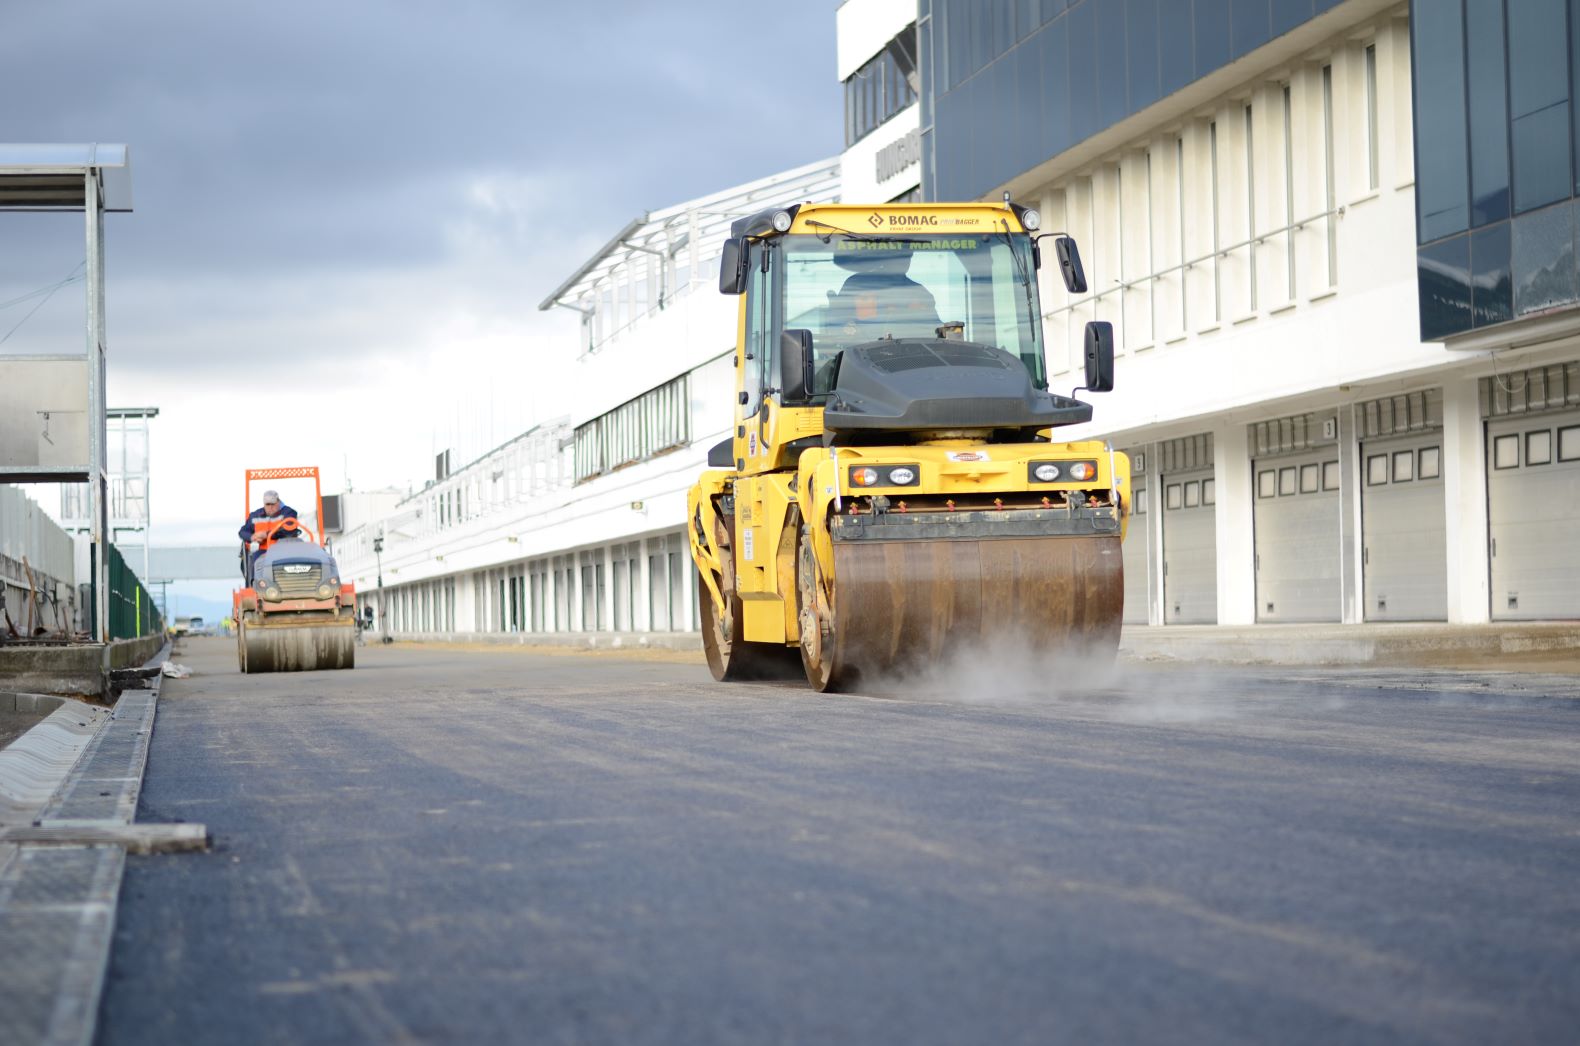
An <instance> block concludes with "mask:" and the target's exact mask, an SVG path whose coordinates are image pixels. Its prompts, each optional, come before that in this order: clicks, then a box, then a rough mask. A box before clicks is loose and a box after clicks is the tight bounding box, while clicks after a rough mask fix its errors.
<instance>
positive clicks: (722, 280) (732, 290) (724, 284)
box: [719, 236, 746, 294]
mask: <svg viewBox="0 0 1580 1046" xmlns="http://www.w3.org/2000/svg"><path fill="white" fill-rule="evenodd" d="M719 293H720V294H744V293H746V237H744V236H731V237H730V238H729V239H727V240H725V241H724V254H723V255H722V256H720V258H719Z"/></svg>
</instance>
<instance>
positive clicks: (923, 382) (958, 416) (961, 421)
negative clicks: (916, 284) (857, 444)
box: [823, 339, 1092, 434]
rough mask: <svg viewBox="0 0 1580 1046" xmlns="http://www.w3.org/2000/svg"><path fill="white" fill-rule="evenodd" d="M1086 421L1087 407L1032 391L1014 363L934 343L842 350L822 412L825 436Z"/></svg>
mask: <svg viewBox="0 0 1580 1046" xmlns="http://www.w3.org/2000/svg"><path fill="white" fill-rule="evenodd" d="M1091 419H1092V407H1091V404H1089V403H1082V402H1080V401H1079V400H1074V399H1070V398H1069V397H1068V396H1059V395H1055V394H1054V393H1051V392H1045V391H1043V390H1041V389H1038V388H1036V387H1035V386H1033V385H1032V383H1031V375H1030V374H1029V373H1027V371H1026V368H1025V366H1024V365H1023V364H1022V363H1021V362H1020V360H1019V359H1018V358H1016V357H1015V356H1014V355H1012V354H1010V353H1008V352H1005V351H1004V350H1003V349H999V348H995V347H993V346H991V345H978V344H975V343H972V342H960V341H944V340H935V339H905V340H896V341H876V342H869V343H867V344H865V345H856V346H853V347H851V348H849V349H846V350H845V352H844V354H843V355H842V356H841V357H840V362H839V373H838V376H837V378H836V379H835V382H834V388H833V391H832V394H831V395H830V396H829V399H828V403H827V405H826V406H825V407H824V409H823V427H824V429H825V430H826V431H828V432H829V433H832V434H838V433H842V432H844V433H862V432H872V431H875V430H876V431H896V432H904V431H922V430H930V429H982V428H994V429H1043V428H1049V427H1051V426H1054V425H1074V424H1078V423H1080V422H1083V421H1090V420H1091Z"/></svg>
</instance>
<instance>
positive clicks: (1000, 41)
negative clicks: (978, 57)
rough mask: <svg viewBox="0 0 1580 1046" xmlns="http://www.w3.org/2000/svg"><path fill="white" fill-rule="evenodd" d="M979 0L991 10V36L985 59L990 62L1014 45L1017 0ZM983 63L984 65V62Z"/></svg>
mask: <svg viewBox="0 0 1580 1046" xmlns="http://www.w3.org/2000/svg"><path fill="white" fill-rule="evenodd" d="M980 2H981V3H982V4H983V6H985V7H987V8H988V9H989V11H990V12H991V13H990V16H989V17H990V18H991V22H990V25H991V32H992V36H991V38H990V39H991V43H990V44H989V47H988V53H987V61H989V62H991V61H992V60H993V59H995V58H997V57H998V56H999V55H1001V54H1003V53H1004V52H1006V51H1008V50H1009V49H1010V48H1011V47H1014V46H1015V39H1016V38H1015V7H1016V5H1017V3H1018V0H980ZM983 64H984V65H985V64H986V62H984V63H983Z"/></svg>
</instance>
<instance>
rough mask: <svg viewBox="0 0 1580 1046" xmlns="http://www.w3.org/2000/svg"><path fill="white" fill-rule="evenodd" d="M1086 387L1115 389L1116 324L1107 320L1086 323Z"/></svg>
mask: <svg viewBox="0 0 1580 1046" xmlns="http://www.w3.org/2000/svg"><path fill="white" fill-rule="evenodd" d="M1076 264H1077V265H1079V264H1080V262H1079V261H1077V262H1076ZM1085 387H1086V389H1087V391H1089V392H1112V391H1114V325H1113V324H1112V323H1109V322H1108V321H1107V320H1092V321H1091V322H1090V323H1088V324H1087V325H1086V386H1085Z"/></svg>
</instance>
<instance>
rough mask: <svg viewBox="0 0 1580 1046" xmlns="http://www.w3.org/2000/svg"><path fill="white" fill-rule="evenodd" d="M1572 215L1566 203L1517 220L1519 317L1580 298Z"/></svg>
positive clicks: (1516, 305) (1516, 304) (1516, 299)
mask: <svg viewBox="0 0 1580 1046" xmlns="http://www.w3.org/2000/svg"><path fill="white" fill-rule="evenodd" d="M1573 214H1574V208H1573V206H1572V205H1571V204H1569V203H1567V202H1565V203H1562V204H1560V205H1558V206H1557V207H1548V208H1547V209H1546V210H1541V211H1532V212H1531V213H1530V214H1524V215H1521V216H1519V217H1518V218H1515V219H1514V252H1513V253H1514V313H1515V315H1516V316H1526V315H1529V314H1530V313H1533V312H1541V311H1543V310H1545V309H1551V308H1553V307H1555V306H1558V305H1567V304H1569V303H1571V302H1574V301H1576V300H1577V299H1580V294H1577V293H1576V288H1575V234H1574V217H1573Z"/></svg>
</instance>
